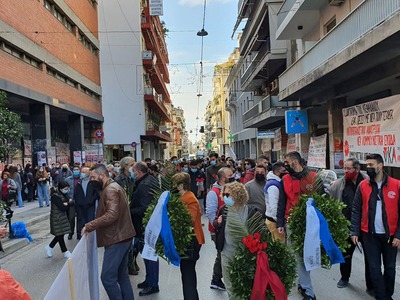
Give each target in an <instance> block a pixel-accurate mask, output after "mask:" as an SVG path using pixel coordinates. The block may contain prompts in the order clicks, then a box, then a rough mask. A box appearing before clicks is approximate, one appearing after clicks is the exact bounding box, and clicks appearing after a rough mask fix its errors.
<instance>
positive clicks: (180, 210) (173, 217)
mask: <svg viewBox="0 0 400 300" xmlns="http://www.w3.org/2000/svg"><path fill="white" fill-rule="evenodd" d="M172 175H173V172H166V174H165V175H163V176H161V187H160V188H159V189H156V190H154V191H153V195H154V199H153V202H152V203H151V204H150V205H149V207H148V208H147V211H146V213H145V216H144V218H143V225H144V226H146V225H147V223H148V222H149V220H150V217H151V215H152V214H153V211H154V209H155V207H156V205H157V202H158V198H159V197H160V195H161V194H162V193H163V192H164V191H170V199H169V201H168V217H169V221H170V224H171V230H172V235H173V237H174V242H175V248H176V250H177V252H178V253H179V255H180V256H181V257H184V256H185V252H186V251H187V248H188V246H189V245H190V243H191V241H192V238H193V236H194V230H193V225H192V218H191V216H190V213H189V211H188V209H187V208H186V206H185V205H184V204H183V202H182V201H181V199H180V196H179V194H178V193H177V191H176V189H175V188H173V187H172V182H171V181H172V180H171V178H172ZM156 253H157V255H158V256H160V257H161V258H163V259H165V260H166V261H167V262H169V260H168V259H167V258H166V256H165V255H164V246H163V244H162V241H161V237H159V238H158V240H157V244H156Z"/></svg>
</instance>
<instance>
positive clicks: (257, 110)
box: [243, 95, 287, 122]
mask: <svg viewBox="0 0 400 300" xmlns="http://www.w3.org/2000/svg"><path fill="white" fill-rule="evenodd" d="M285 106H287V103H284V102H280V101H279V99H278V96H270V95H268V96H266V97H265V98H264V99H262V100H261V101H260V102H259V103H257V104H256V105H254V106H253V107H252V108H250V109H249V110H248V111H246V112H245V113H244V114H243V122H246V121H248V120H250V119H252V118H254V117H256V116H258V115H259V114H262V113H264V112H266V111H268V110H270V109H271V108H282V107H285Z"/></svg>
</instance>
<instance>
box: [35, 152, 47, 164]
mask: <svg viewBox="0 0 400 300" xmlns="http://www.w3.org/2000/svg"><path fill="white" fill-rule="evenodd" d="M36 154H37V160H38V166H42V165H43V164H47V156H46V151H38V152H36Z"/></svg>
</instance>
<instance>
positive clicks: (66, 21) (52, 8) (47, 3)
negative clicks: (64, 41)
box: [44, 0, 74, 32]
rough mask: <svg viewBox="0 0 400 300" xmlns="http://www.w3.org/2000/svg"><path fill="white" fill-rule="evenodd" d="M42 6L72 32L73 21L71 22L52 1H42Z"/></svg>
mask: <svg viewBox="0 0 400 300" xmlns="http://www.w3.org/2000/svg"><path fill="white" fill-rule="evenodd" d="M44 7H45V8H46V9H47V10H48V11H49V12H51V13H52V14H53V16H54V17H56V18H57V20H58V21H59V22H60V23H61V24H63V25H64V27H65V28H67V29H68V31H70V32H73V29H74V23H73V22H71V21H70V20H69V19H68V18H67V17H66V15H65V14H64V12H63V11H62V10H61V9H60V8H58V7H57V6H56V5H55V4H54V3H53V2H51V1H49V0H45V1H44Z"/></svg>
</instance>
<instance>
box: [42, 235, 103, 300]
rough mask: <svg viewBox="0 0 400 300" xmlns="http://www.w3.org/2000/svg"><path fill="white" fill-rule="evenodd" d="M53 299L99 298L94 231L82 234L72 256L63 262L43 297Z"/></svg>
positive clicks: (93, 299)
mask: <svg viewBox="0 0 400 300" xmlns="http://www.w3.org/2000/svg"><path fill="white" fill-rule="evenodd" d="M70 279H72V281H70ZM53 299H59V300H62V299H76V300H87V299H91V300H98V299H100V297H99V274H98V258H97V244H96V233H95V232H94V231H93V232H90V233H88V234H85V235H84V236H82V238H81V240H80V241H79V243H78V244H77V245H76V247H75V249H74V251H73V252H72V257H71V258H70V259H68V260H67V261H66V262H65V264H64V266H63V268H62V269H61V271H60V273H59V274H58V276H57V278H56V279H55V280H54V282H53V284H52V285H51V287H50V289H49V291H48V292H47V295H46V296H45V297H44V300H53Z"/></svg>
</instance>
